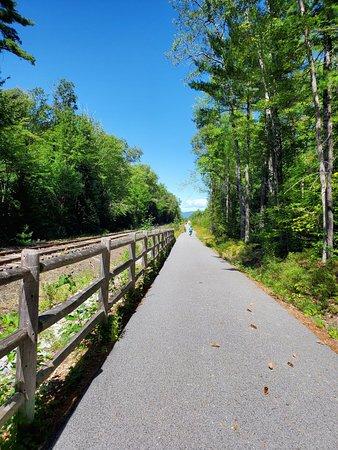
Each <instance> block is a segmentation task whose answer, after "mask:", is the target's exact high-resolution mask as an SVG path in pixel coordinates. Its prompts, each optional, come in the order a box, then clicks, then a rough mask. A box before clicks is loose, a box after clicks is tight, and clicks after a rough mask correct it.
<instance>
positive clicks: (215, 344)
mask: <svg viewBox="0 0 338 450" xmlns="http://www.w3.org/2000/svg"><path fill="white" fill-rule="evenodd" d="M210 345H211V347H214V348H219V347H220V345H219V343H218V342H215V341H212V342H211V343H210Z"/></svg>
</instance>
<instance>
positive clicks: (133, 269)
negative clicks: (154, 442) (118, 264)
mask: <svg viewBox="0 0 338 450" xmlns="http://www.w3.org/2000/svg"><path fill="white" fill-rule="evenodd" d="M135 241H136V233H134V241H133V242H131V243H130V245H129V255H130V258H131V259H132V263H131V265H130V269H129V281H131V282H132V288H133V289H135V283H136V280H135V274H136V242H135Z"/></svg>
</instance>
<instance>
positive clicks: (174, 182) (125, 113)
mask: <svg viewBox="0 0 338 450" xmlns="http://www.w3.org/2000/svg"><path fill="white" fill-rule="evenodd" d="M17 7H18V10H19V11H20V12H21V13H22V14H23V15H25V16H27V17H29V18H31V19H32V20H33V21H34V22H35V26H34V27H28V28H22V27H18V31H19V33H20V36H21V38H22V41H23V47H24V49H25V50H27V51H29V52H30V53H32V54H33V55H34V56H35V58H36V61H37V62H36V65H35V66H31V65H30V64H29V63H28V62H26V61H21V60H19V59H18V58H16V57H14V56H12V55H9V54H3V55H2V56H1V57H0V66H1V71H2V77H5V76H10V77H11V78H10V80H9V81H8V82H7V83H6V85H5V87H7V88H10V87H14V86H15V87H20V88H23V89H32V88H34V87H36V86H41V87H43V88H44V89H45V90H46V91H47V92H51V90H52V89H53V86H54V84H55V83H56V82H57V81H58V80H59V79H60V78H67V79H69V80H71V81H73V82H74V83H75V85H76V91H77V94H78V97H79V106H80V110H82V111H86V112H87V113H89V114H90V115H91V116H92V117H94V118H95V119H96V120H98V121H99V122H100V123H101V124H102V125H103V127H104V129H105V130H106V131H107V132H109V133H112V134H115V135H117V136H119V137H122V138H125V139H126V140H127V141H128V143H129V144H130V145H132V146H138V147H140V148H141V149H142V150H143V152H144V155H143V158H142V160H143V162H145V163H148V164H150V165H151V167H152V168H153V169H154V170H155V171H156V173H157V174H158V175H159V177H160V180H161V181H162V182H163V183H165V184H166V186H167V187H168V189H169V190H170V191H171V192H173V193H174V194H175V195H177V196H178V197H179V198H180V199H181V200H182V210H185V211H187V210H193V209H196V208H197V207H199V206H202V205H203V204H204V205H205V197H206V194H205V192H201V191H200V190H199V188H198V186H196V183H194V182H192V181H191V178H192V177H191V174H192V172H193V171H194V156H193V154H192V152H191V145H190V141H191V138H192V136H193V134H194V133H195V127H194V124H193V122H192V112H193V105H194V103H195V100H196V98H197V95H198V94H197V93H196V92H194V91H192V90H190V88H189V87H188V86H186V84H185V83H184V78H185V76H186V74H187V71H188V69H189V67H188V66H179V67H174V66H173V65H172V63H171V62H170V61H169V60H168V59H167V58H166V56H165V53H166V52H167V51H168V50H169V49H170V46H171V43H172V40H173V36H174V33H175V28H174V25H173V23H172V22H173V18H174V11H173V9H172V7H171V6H170V4H169V0H99V1H97V2H93V1H89V0H71V1H70V0H48V1H46V0H18V1H17Z"/></svg>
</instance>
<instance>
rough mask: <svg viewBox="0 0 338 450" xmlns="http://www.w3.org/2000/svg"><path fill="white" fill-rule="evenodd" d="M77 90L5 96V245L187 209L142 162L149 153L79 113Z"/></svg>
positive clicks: (131, 224) (160, 219) (0, 233)
mask: <svg viewBox="0 0 338 450" xmlns="http://www.w3.org/2000/svg"><path fill="white" fill-rule="evenodd" d="M77 109H78V108H77V97H76V94H75V89H74V85H73V83H71V82H69V81H67V80H61V81H60V82H59V83H58V85H57V86H56V88H55V91H54V93H53V101H52V103H51V104H50V103H49V102H48V96H47V95H46V93H45V92H44V91H43V90H42V89H41V88H37V89H34V90H33V91H31V92H23V91H22V90H20V89H9V90H4V89H2V90H0V221H1V227H0V241H1V242H2V243H10V242H13V243H14V242H15V241H16V240H17V238H18V236H19V237H20V236H21V235H22V234H23V235H25V236H26V237H31V238H33V239H37V238H57V237H65V236H75V235H79V234H87V233H88V234H90V233H99V232H101V231H102V230H109V231H113V230H118V229H123V228H135V227H140V226H141V225H144V224H148V225H151V224H165V223H168V222H172V221H174V220H175V219H176V218H177V217H178V216H179V214H180V212H179V203H178V201H177V199H176V198H175V196H174V195H173V194H171V193H169V192H168V191H167V189H166V187H165V186H164V185H163V184H161V183H159V180H158V177H157V175H156V174H155V173H154V172H153V171H152V170H151V168H150V167H149V166H147V165H144V164H141V163H140V162H139V159H140V156H141V154H142V152H141V151H140V150H139V149H137V148H131V147H129V146H128V144H127V143H126V141H124V140H122V139H119V138H117V137H115V136H113V135H109V134H107V133H105V132H104V130H103V129H102V127H101V126H100V125H99V124H98V123H96V122H95V121H94V120H93V119H91V118H90V117H89V116H88V115H86V114H81V113H80V114H79V113H77Z"/></svg>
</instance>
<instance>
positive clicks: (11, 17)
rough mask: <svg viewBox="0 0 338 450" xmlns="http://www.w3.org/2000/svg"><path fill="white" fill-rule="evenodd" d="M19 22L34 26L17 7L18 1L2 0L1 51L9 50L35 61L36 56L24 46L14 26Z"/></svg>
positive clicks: (0, 18) (0, 14)
mask: <svg viewBox="0 0 338 450" xmlns="http://www.w3.org/2000/svg"><path fill="white" fill-rule="evenodd" d="M13 24H19V25H22V26H23V27H26V26H32V25H33V22H32V21H31V20H30V19H27V18H26V17H23V16H22V15H21V14H20V13H19V12H18V11H17V9H16V2H15V1H13V0H0V36H1V39H0V53H1V52H3V51H7V52H10V53H13V54H14V55H16V56H18V57H19V58H22V59H25V60H27V61H29V62H30V63H32V64H34V63H35V58H34V56H32V55H30V54H29V53H27V52H26V51H25V50H24V49H23V48H22V47H21V45H22V42H21V39H20V37H19V34H18V32H17V31H16V30H15V28H14V27H13V26H12V25H13Z"/></svg>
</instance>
